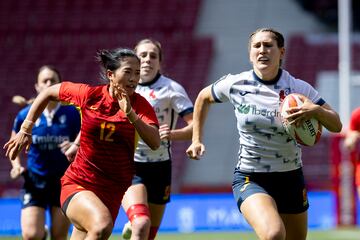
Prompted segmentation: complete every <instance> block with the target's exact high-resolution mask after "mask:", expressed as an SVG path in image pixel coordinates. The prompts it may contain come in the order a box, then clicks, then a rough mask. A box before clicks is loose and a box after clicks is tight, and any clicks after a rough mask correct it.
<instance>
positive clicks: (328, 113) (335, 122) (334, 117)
mask: <svg viewBox="0 0 360 240" xmlns="http://www.w3.org/2000/svg"><path fill="white" fill-rule="evenodd" d="M315 118H316V119H318V120H319V121H320V123H321V124H322V125H323V126H324V127H325V128H326V129H327V130H329V131H330V132H340V131H341V129H342V123H341V120H340V117H339V114H338V113H337V112H336V111H334V110H333V109H332V108H331V107H330V105H329V104H327V103H325V104H324V105H322V106H321V107H319V108H317V109H316V111H315Z"/></svg>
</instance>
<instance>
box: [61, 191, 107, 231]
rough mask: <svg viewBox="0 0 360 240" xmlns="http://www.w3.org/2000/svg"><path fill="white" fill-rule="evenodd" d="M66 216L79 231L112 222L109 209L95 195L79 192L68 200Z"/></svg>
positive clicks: (88, 192) (89, 192)
mask: <svg viewBox="0 0 360 240" xmlns="http://www.w3.org/2000/svg"><path fill="white" fill-rule="evenodd" d="M66 216H67V217H68V218H69V219H70V221H71V222H72V223H73V224H74V226H75V227H77V228H78V229H79V230H81V231H83V230H90V229H92V228H93V226H96V225H107V224H110V222H112V216H111V213H110V211H109V209H108V208H107V207H106V206H105V204H104V203H103V202H102V201H101V200H100V198H99V197H98V196H96V195H95V193H93V192H91V191H81V192H78V193H76V194H75V195H74V196H73V197H72V198H71V200H70V202H69V204H68V206H67V209H66Z"/></svg>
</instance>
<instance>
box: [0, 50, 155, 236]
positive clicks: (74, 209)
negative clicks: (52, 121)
mask: <svg viewBox="0 0 360 240" xmlns="http://www.w3.org/2000/svg"><path fill="white" fill-rule="evenodd" d="M97 57H98V60H99V62H100V63H101V66H102V70H103V71H102V76H103V77H104V78H105V80H106V81H108V82H109V83H108V84H104V85H99V86H94V87H92V86H89V85H87V84H80V83H71V82H63V83H61V84H56V85H54V86H52V87H49V88H47V89H45V90H44V91H42V92H41V94H39V95H38V97H37V98H36V99H35V101H34V103H33V104H32V106H31V108H30V111H29V113H28V114H27V116H26V120H25V121H24V123H23V124H22V125H21V128H20V131H19V132H18V133H17V135H16V136H15V137H13V138H11V139H10V140H9V141H8V142H7V143H6V144H5V146H4V148H5V149H6V155H7V156H8V157H9V158H10V159H14V158H15V157H16V156H17V155H18V154H19V152H20V151H21V149H22V148H23V147H28V145H29V144H30V143H31V134H32V128H33V126H34V122H35V120H36V119H37V118H38V117H39V116H40V114H41V112H42V111H43V110H44V107H45V106H46V105H47V103H48V102H49V101H50V100H52V101H62V102H68V103H71V104H74V105H76V106H77V107H78V108H79V109H80V110H81V116H82V121H81V132H80V134H81V136H80V148H79V150H78V152H77V154H76V157H75V159H74V161H73V162H72V163H71V164H70V166H69V167H68V169H67V170H66V172H65V174H64V176H63V177H62V179H61V183H62V185H61V197H60V201H61V207H62V210H63V211H64V212H65V213H66V216H67V217H68V218H69V219H70V221H71V222H72V223H73V224H74V228H73V232H72V235H71V238H72V239H108V238H109V237H110V235H111V233H112V229H113V226H114V223H115V220H116V217H117V215H118V211H119V208H120V205H121V200H122V197H123V195H124V193H125V191H126V189H127V188H128V187H129V186H130V185H131V179H132V177H133V174H134V151H135V146H136V143H137V140H138V138H139V137H141V138H142V139H143V140H144V141H145V143H146V144H147V145H148V146H150V148H151V149H153V150H155V149H157V148H158V147H159V145H160V136H159V130H158V120H157V118H156V115H155V112H154V110H153V108H152V107H151V105H150V104H149V103H148V102H147V101H146V99H145V98H143V97H141V96H140V95H139V94H137V93H135V88H136V86H137V84H138V82H139V78H140V60H139V58H138V57H137V56H136V54H135V53H134V52H133V51H132V50H128V49H121V48H120V49H114V50H102V51H100V52H99V53H98V56H97Z"/></svg>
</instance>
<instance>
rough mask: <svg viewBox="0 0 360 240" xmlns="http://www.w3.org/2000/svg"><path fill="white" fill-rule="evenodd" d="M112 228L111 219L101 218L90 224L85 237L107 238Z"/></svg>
mask: <svg viewBox="0 0 360 240" xmlns="http://www.w3.org/2000/svg"><path fill="white" fill-rule="evenodd" d="M112 230H113V222H112V220H111V219H103V220H101V221H96V222H95V223H94V224H92V227H91V229H89V230H88V232H87V237H90V236H91V237H90V238H91V239H108V238H109V237H110V235H111V233H112Z"/></svg>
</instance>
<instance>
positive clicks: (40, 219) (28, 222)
mask: <svg viewBox="0 0 360 240" xmlns="http://www.w3.org/2000/svg"><path fill="white" fill-rule="evenodd" d="M44 225H45V209H44V208H42V207H38V206H29V207H25V208H23V209H21V229H22V231H23V232H30V231H35V230H36V229H43V228H44ZM29 234H30V233H29Z"/></svg>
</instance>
